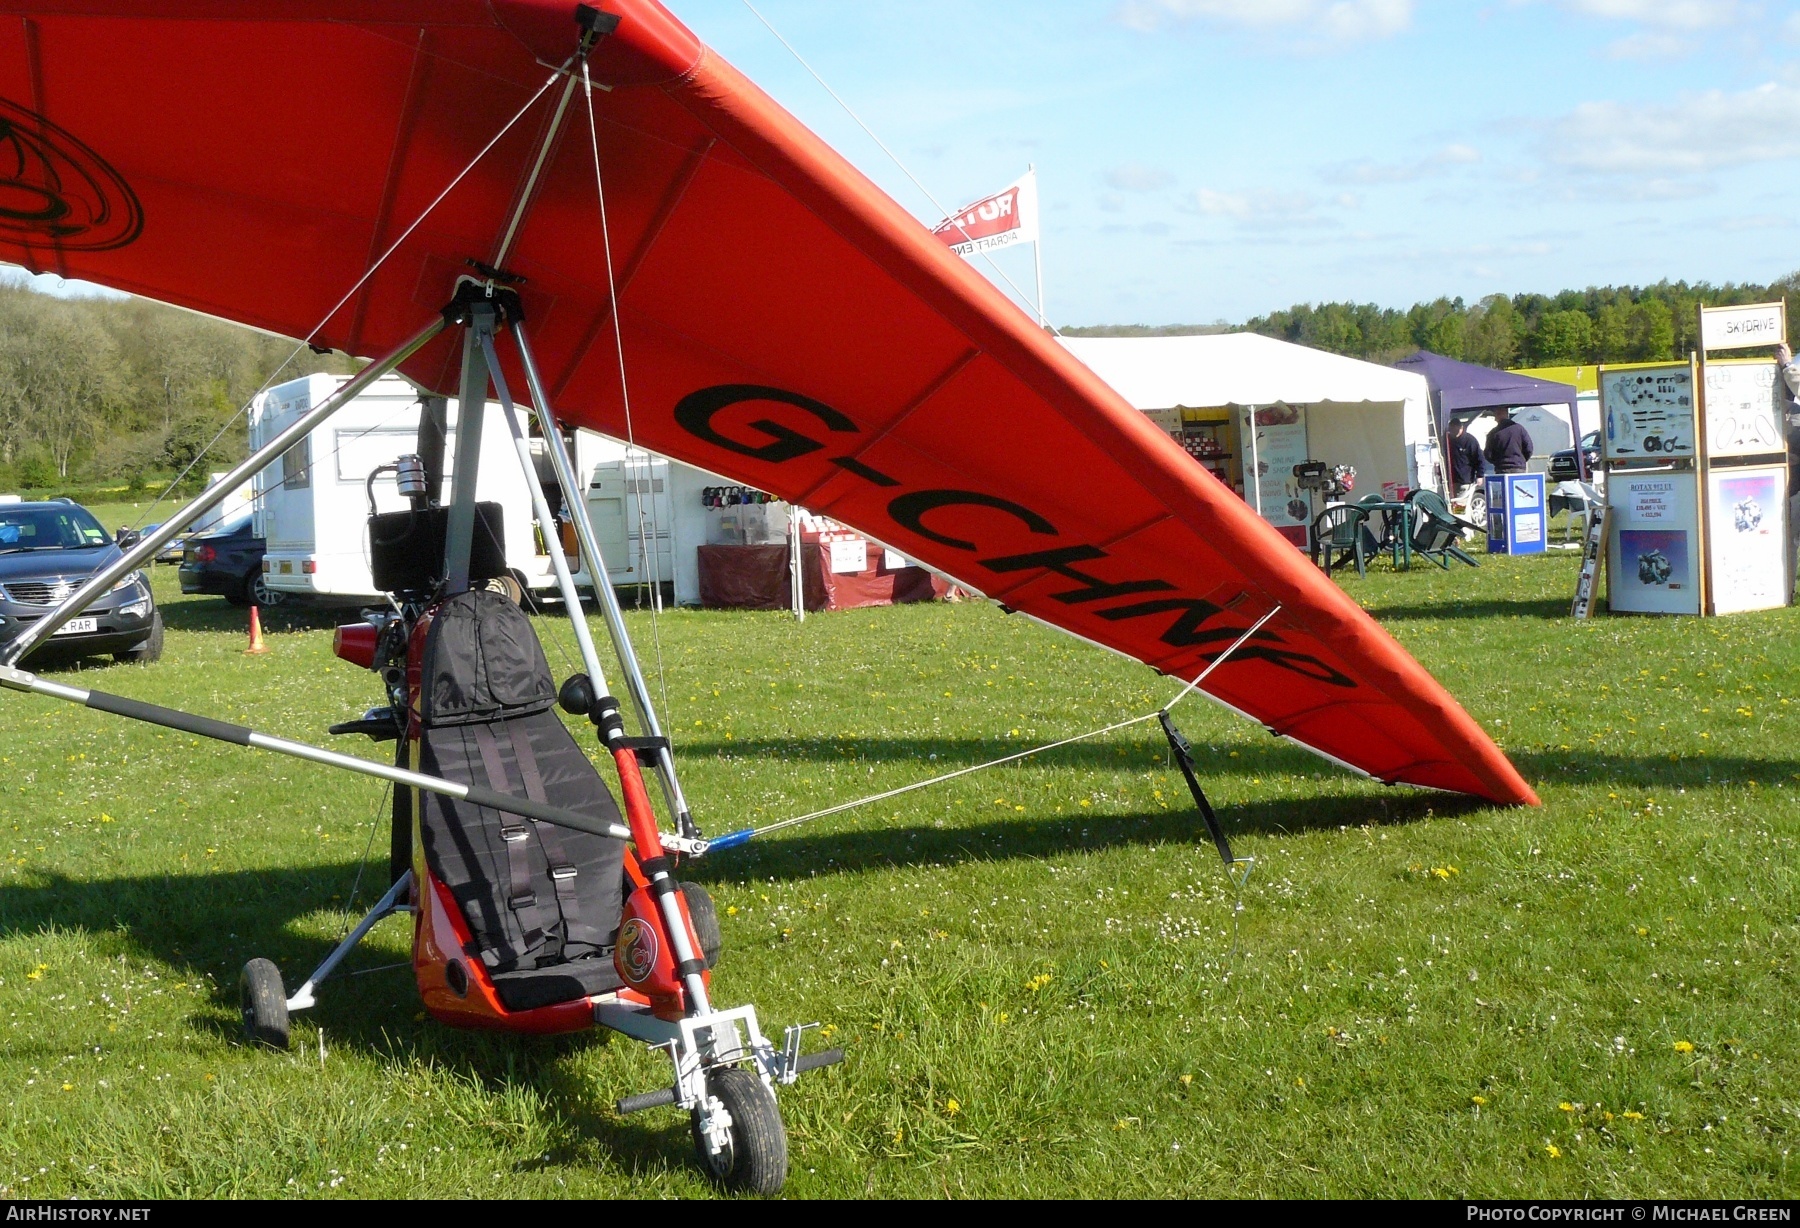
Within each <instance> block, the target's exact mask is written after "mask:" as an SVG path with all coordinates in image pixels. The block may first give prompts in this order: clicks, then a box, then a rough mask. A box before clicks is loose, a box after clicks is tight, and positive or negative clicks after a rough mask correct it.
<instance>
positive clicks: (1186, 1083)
mask: <svg viewBox="0 0 1800 1228" xmlns="http://www.w3.org/2000/svg"><path fill="white" fill-rule="evenodd" d="M1181 1085H1182V1086H1183V1087H1192V1086H1193V1085H1194V1076H1193V1075H1189V1074H1184V1075H1182V1076H1181Z"/></svg>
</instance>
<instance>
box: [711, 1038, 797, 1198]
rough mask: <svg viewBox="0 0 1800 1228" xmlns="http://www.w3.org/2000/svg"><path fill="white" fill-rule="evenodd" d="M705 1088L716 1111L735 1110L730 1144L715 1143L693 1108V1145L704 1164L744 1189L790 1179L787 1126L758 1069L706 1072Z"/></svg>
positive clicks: (770, 1189)
mask: <svg viewBox="0 0 1800 1228" xmlns="http://www.w3.org/2000/svg"><path fill="white" fill-rule="evenodd" d="M706 1094H707V1097H708V1098H709V1099H710V1100H712V1101H713V1102H714V1105H715V1110H714V1111H715V1112H717V1111H718V1110H720V1109H722V1110H724V1112H725V1113H727V1114H729V1115H730V1119H731V1124H730V1126H729V1127H727V1129H726V1138H725V1145H724V1147H723V1148H721V1149H720V1150H719V1151H716V1152H715V1151H714V1150H713V1149H712V1140H710V1139H709V1138H708V1137H707V1133H706V1131H705V1130H703V1129H702V1128H701V1116H702V1111H701V1110H700V1109H695V1110H694V1114H693V1133H694V1150H695V1151H696V1152H698V1153H699V1157H700V1167H701V1168H702V1169H704V1170H705V1172H706V1175H707V1176H708V1177H710V1178H712V1180H713V1181H714V1182H715V1183H716V1184H718V1185H719V1186H720V1187H721V1188H723V1189H726V1190H730V1191H732V1192H734V1193H741V1194H777V1193H780V1192H781V1187H782V1184H783V1183H784V1182H786V1181H787V1131H786V1129H784V1128H783V1126H782V1124H781V1109H780V1107H779V1106H778V1105H777V1104H776V1103H775V1093H774V1092H772V1091H770V1090H769V1089H768V1087H767V1085H765V1084H764V1083H763V1081H762V1080H761V1079H760V1078H758V1077H757V1075H756V1074H755V1072H753V1071H750V1070H746V1069H744V1068H743V1067H741V1066H727V1067H723V1068H721V1069H718V1070H714V1071H712V1072H710V1073H709V1074H708V1075H707V1076H706Z"/></svg>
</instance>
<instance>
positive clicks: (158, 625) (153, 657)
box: [113, 610, 163, 665]
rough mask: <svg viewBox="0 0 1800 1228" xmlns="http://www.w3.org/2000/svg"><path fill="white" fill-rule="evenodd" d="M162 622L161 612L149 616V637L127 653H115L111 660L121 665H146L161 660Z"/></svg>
mask: <svg viewBox="0 0 1800 1228" xmlns="http://www.w3.org/2000/svg"><path fill="white" fill-rule="evenodd" d="M162 651H163V620H162V611H161V610H158V611H157V612H156V613H154V614H152V615H151V616H150V636H149V638H148V639H146V640H145V641H144V642H143V643H141V644H139V645H138V646H137V647H136V648H133V649H131V650H129V651H127V652H115V653H114V654H113V660H115V661H117V662H119V663H120V664H121V665H148V664H149V663H150V662H152V661H159V660H161V659H162Z"/></svg>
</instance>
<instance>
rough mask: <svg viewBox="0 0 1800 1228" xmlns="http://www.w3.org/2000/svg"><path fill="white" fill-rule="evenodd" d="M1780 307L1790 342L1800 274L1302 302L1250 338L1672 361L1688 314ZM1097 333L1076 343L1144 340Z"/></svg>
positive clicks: (1337, 347)
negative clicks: (1550, 291)
mask: <svg viewBox="0 0 1800 1228" xmlns="http://www.w3.org/2000/svg"><path fill="white" fill-rule="evenodd" d="M1783 297H1785V298H1786V299H1787V303H1788V328H1789V330H1790V334H1794V333H1797V332H1800V272H1797V273H1793V274H1790V275H1789V276H1787V277H1784V278H1782V279H1780V280H1779V281H1775V282H1771V283H1770V284H1768V285H1761V286H1758V285H1748V284H1746V285H1736V284H1731V283H1727V284H1726V285H1723V286H1715V285H1712V284H1710V283H1707V282H1700V283H1698V284H1693V285H1690V284H1689V283H1687V282H1684V281H1683V282H1667V281H1663V282H1658V283H1657V284H1656V285H1654V286H1605V287H1596V286H1590V287H1588V288H1587V289H1586V290H1565V291H1563V292H1562V293H1560V294H1556V295H1542V294H1519V295H1514V296H1512V297H1510V298H1508V297H1507V296H1506V295H1501V294H1495V295H1490V296H1489V297H1487V298H1484V299H1482V300H1481V302H1479V303H1477V304H1475V305H1474V306H1472V307H1470V306H1465V305H1464V303H1463V301H1462V300H1461V299H1443V298H1440V299H1438V300H1436V301H1435V302H1431V303H1418V304H1415V305H1414V306H1413V307H1411V308H1410V309H1408V310H1406V311H1397V310H1395V309H1393V308H1383V307H1378V306H1376V305H1375V304H1373V303H1319V304H1316V305H1315V304H1311V303H1300V304H1296V305H1295V306H1293V307H1290V308H1288V309H1287V310H1286V311H1275V312H1271V313H1269V314H1268V315H1266V316H1258V317H1256V318H1255V319H1253V320H1251V321H1249V322H1248V323H1246V324H1245V325H1244V329H1245V330H1246V331H1248V332H1253V333H1262V334H1264V335H1266V336H1270V337H1279V338H1281V339H1282V340H1284V341H1294V342H1298V343H1299V344H1301V345H1310V346H1313V347H1315V348H1317V349H1322V350H1329V351H1331V352H1332V353H1334V354H1347V355H1350V356H1351V357H1354V358H1365V359H1368V360H1370V361H1372V362H1393V361H1394V360H1395V359H1398V358H1403V357H1405V356H1406V355H1407V354H1410V353H1412V352H1413V351H1415V350H1420V349H1424V350H1430V351H1432V352H1433V353H1437V354H1442V355H1444V356H1445V357H1447V358H1460V359H1464V360H1466V361H1468V362H1475V363H1480V364H1481V365H1483V366H1487V367H1511V366H1516V365H1518V364H1520V363H1529V364H1531V365H1533V366H1572V365H1576V364H1581V363H1600V362H1642V361H1655V360H1659V359H1669V358H1675V357H1678V356H1680V355H1683V354H1686V353H1688V352H1689V350H1691V349H1692V348H1693V345H1694V330H1695V327H1696V321H1695V309H1696V308H1697V307H1698V306H1699V305H1700V304H1702V303H1704V304H1706V305H1707V306H1714V307H1716V306H1727V305H1730V304H1733V303H1757V302H1768V301H1772V300H1774V299H1778V298H1783ZM1138 327H1139V328H1140V331H1139V332H1137V333H1130V334H1127V333H1124V332H1119V331H1108V330H1105V329H1081V330H1067V329H1066V330H1064V331H1065V332H1071V333H1074V334H1076V335H1086V336H1107V335H1111V336H1120V335H1152V333H1153V332H1154V331H1156V330H1148V329H1142V328H1141V326H1138Z"/></svg>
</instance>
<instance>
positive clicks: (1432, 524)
mask: <svg viewBox="0 0 1800 1228" xmlns="http://www.w3.org/2000/svg"><path fill="white" fill-rule="evenodd" d="M1407 502H1409V503H1411V504H1412V505H1413V542H1412V546H1413V549H1414V550H1418V551H1421V552H1423V553H1425V554H1435V553H1437V552H1439V551H1442V550H1443V549H1445V548H1446V547H1447V546H1449V545H1450V544H1451V543H1452V542H1454V541H1455V540H1456V539H1457V538H1458V537H1460V536H1461V535H1462V524H1461V522H1460V521H1458V520H1457V518H1456V516H1455V515H1454V514H1452V513H1451V511H1450V505H1449V504H1447V503H1445V502H1444V497H1443V496H1442V495H1440V494H1438V493H1437V492H1436V491H1434V490H1415V491H1413V492H1412V494H1411V495H1409V496H1408V497H1407Z"/></svg>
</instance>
